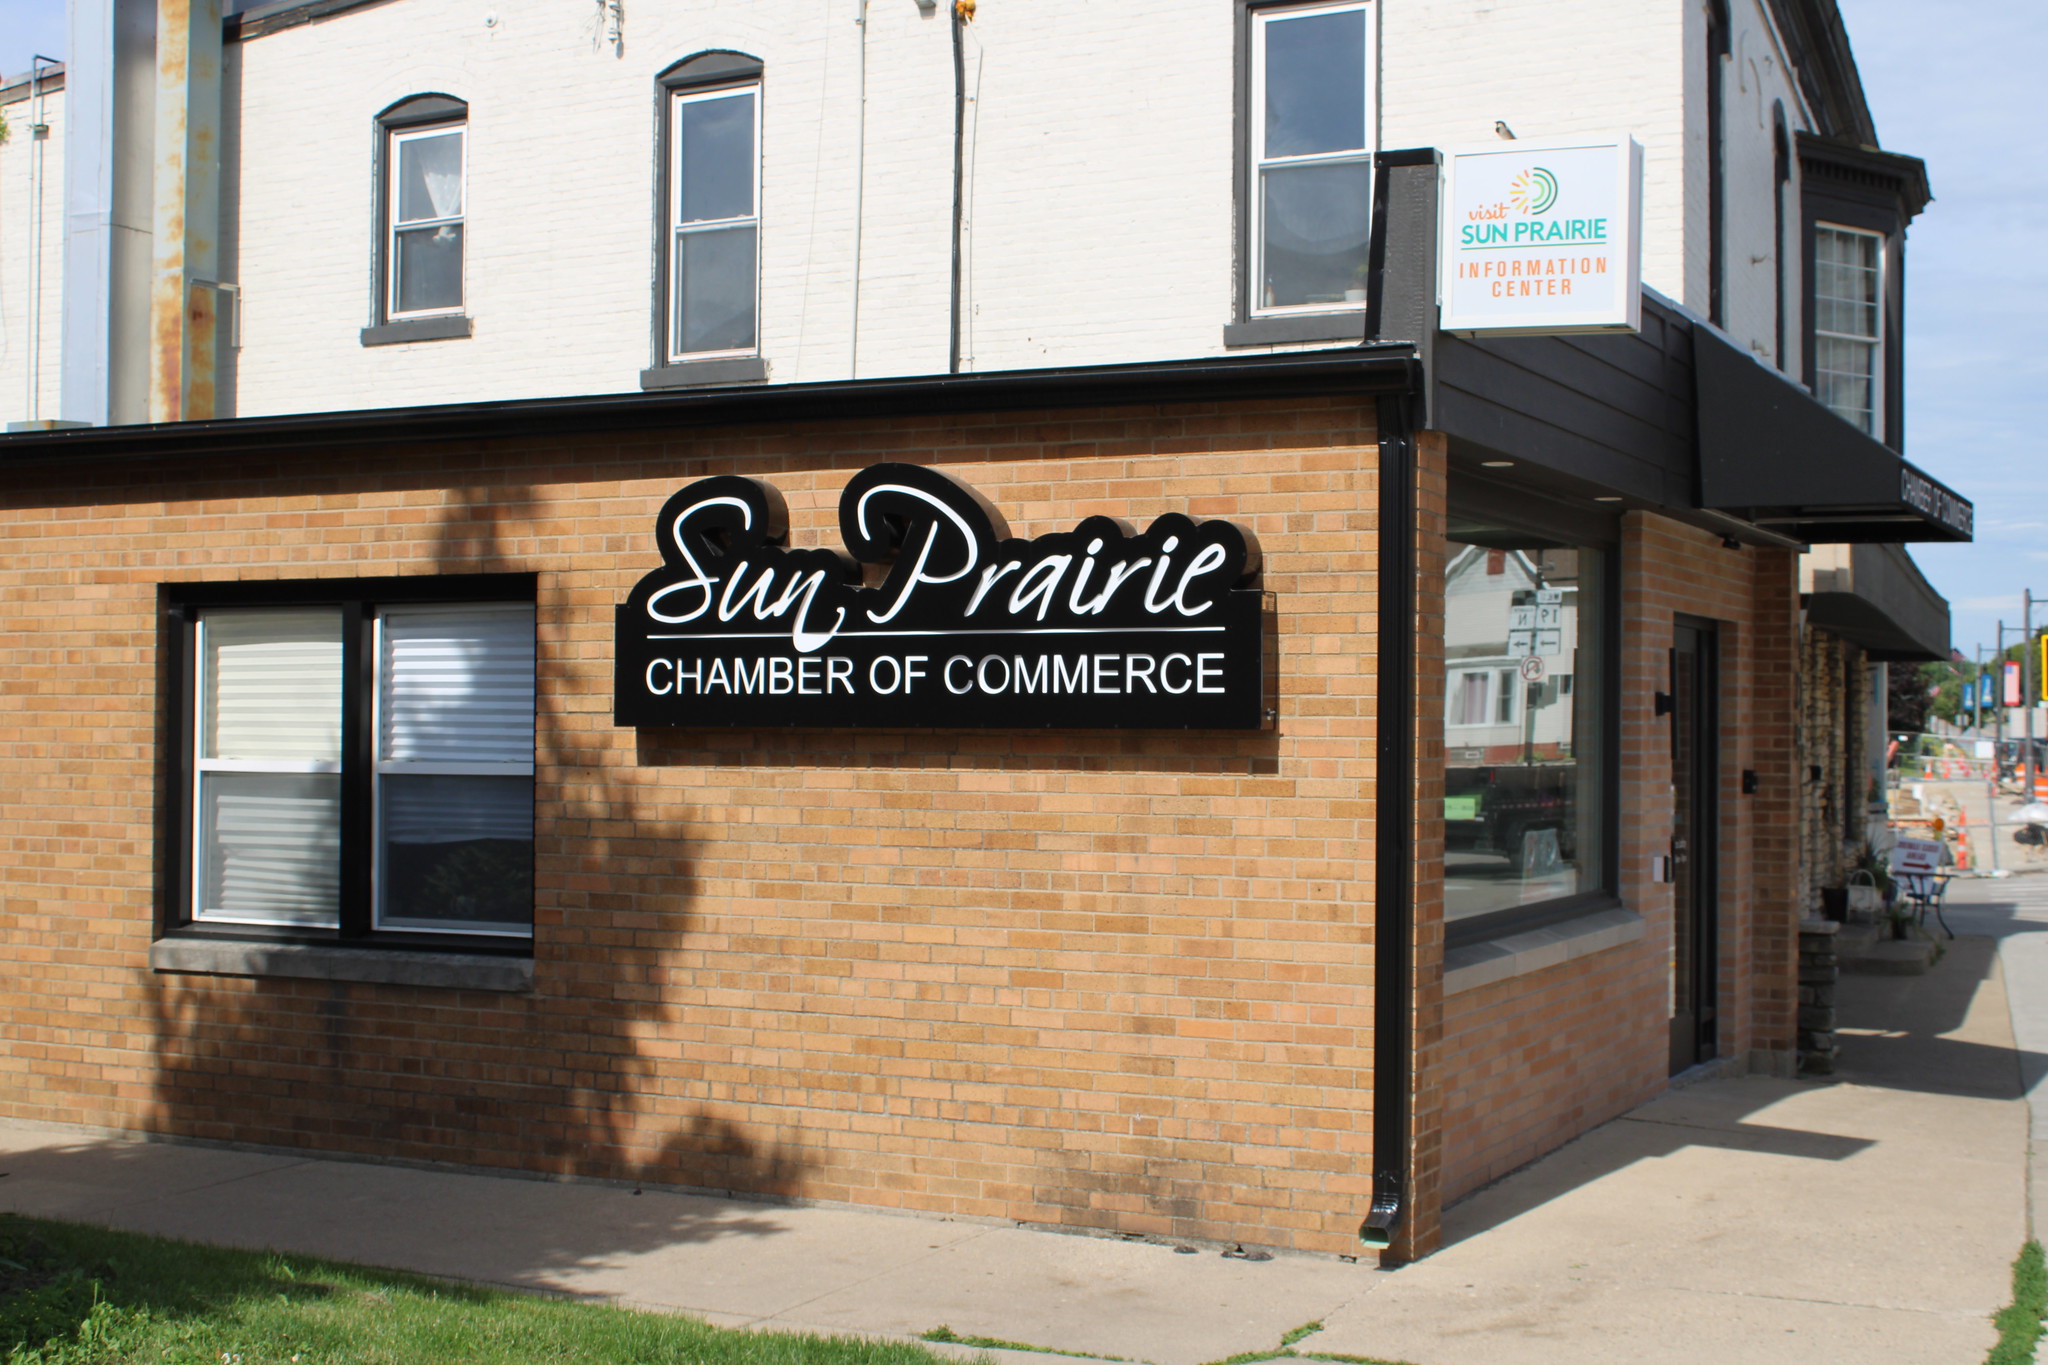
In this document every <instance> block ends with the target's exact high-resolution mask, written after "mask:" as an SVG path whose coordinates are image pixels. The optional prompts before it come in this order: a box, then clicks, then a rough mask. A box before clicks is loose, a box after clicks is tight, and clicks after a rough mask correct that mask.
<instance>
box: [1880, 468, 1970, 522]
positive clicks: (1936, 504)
mask: <svg viewBox="0 0 2048 1365" xmlns="http://www.w3.org/2000/svg"><path fill="white" fill-rule="evenodd" d="M1899 500H1900V501H1901V502H1903V503H1905V504H1906V506H1908V507H1910V508H1912V509H1913V510H1914V511H1916V512H1918V513H1919V514H1920V515H1921V516H1923V517H1926V518H1927V519H1928V520H1930V521H1938V522H1940V523H1941V524H1942V525H1943V526H1946V527H1948V528H1949V529H1950V530H1952V531H1959V532H1961V533H1962V535H1963V537H1964V538H1965V539H1968V538H1969V537H1970V536H1972V535H1973V534H1975V532H1976V521H1977V509H1976V508H1975V507H1973V506H1972V505H1971V504H1970V503H1969V502H1968V501H1967V500H1966V499H1963V498H1959V497H1957V496H1956V495H1955V494H1954V493H1951V492H1949V490H1948V489H1946V488H1943V487H1942V486H1941V485H1940V484H1938V483H1936V482H1935V481H1934V480H1932V479H1930V478H1928V477H1927V476H1926V475H1925V474H1922V473H1921V472H1920V471H1919V470H1917V469H1915V468H1913V466H1911V465H1909V464H1901V466H1900V468H1899Z"/></svg>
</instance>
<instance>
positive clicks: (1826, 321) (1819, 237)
mask: <svg viewBox="0 0 2048 1365" xmlns="http://www.w3.org/2000/svg"><path fill="white" fill-rule="evenodd" d="M1877 247H1878V240H1877V238H1876V237H1874V236H1869V235H1866V234H1864V233H1860V232H1843V231H1840V230H1839V229H1835V228H1819V229H1816V230H1815V233H1814V327H1815V328H1816V329H1817V330H1819V331H1822V332H1838V333H1843V334H1846V335H1849V336H1858V337H1870V338H1872V339H1875V338H1876V336H1877V335H1878V331H1877V306H1878V297H1877V292H1878V291H1877V286H1878V256H1877Z"/></svg>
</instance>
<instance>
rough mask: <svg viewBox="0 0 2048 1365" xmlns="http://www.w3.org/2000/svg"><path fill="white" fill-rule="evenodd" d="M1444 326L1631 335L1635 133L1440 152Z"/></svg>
mask: <svg viewBox="0 0 2048 1365" xmlns="http://www.w3.org/2000/svg"><path fill="white" fill-rule="evenodd" d="M1443 202H1444V210H1445V211H1444V238H1443V243H1442V250H1441V251H1439V252H1438V262H1439V268H1440V270H1441V271H1442V278H1441V279H1440V280H1439V281H1438V297H1439V298H1440V299H1442V300H1443V317H1442V320H1441V324H1440V325H1441V326H1442V327H1443V330H1444V331H1446V332H1466V333H1475V332H1483V333H1487V334H1491V335H1523V336H1534V335H1542V334H1546V333H1560V332H1606V331H1631V332H1632V331H1637V330H1639V329H1640V328H1641V327H1642V322H1643V270H1642V219H1643V149H1642V148H1641V147H1639V146H1638V145H1636V141H1635V139H1634V138H1631V137H1628V136H1625V135H1622V134H1612V135H1607V136H1602V137H1592V138H1545V139H1542V140H1530V141H1509V142H1493V143H1488V144H1487V145H1485V146H1483V147H1469V148H1465V149H1463V150H1458V151H1450V152H1446V153H1445V154H1444V199H1443Z"/></svg>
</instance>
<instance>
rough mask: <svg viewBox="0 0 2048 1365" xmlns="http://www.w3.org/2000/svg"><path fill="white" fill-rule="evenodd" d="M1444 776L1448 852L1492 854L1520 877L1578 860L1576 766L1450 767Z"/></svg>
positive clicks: (1519, 764) (1445, 829)
mask: <svg viewBox="0 0 2048 1365" xmlns="http://www.w3.org/2000/svg"><path fill="white" fill-rule="evenodd" d="M1444 776H1445V787H1444V848H1445V850H1446V852H1451V853H1491V854H1496V855H1498V856H1500V857H1503V858H1507V859H1509V860H1510V861H1511V862H1513V863H1514V865H1515V868H1516V870H1517V871H1519V872H1522V873H1541V872H1545V871H1548V870H1550V865H1551V864H1552V863H1553V862H1554V861H1562V862H1566V863H1570V862H1573V861H1574V860H1576V858H1577V857H1578V831H1577V829H1576V824H1575V817H1574V813H1575V811H1576V809H1577V805H1578V803H1577V801H1576V800H1575V799H1574V785H1575V783H1576V781H1577V778H1578V768H1577V765H1576V764H1572V763H1533V764H1523V763H1517V764H1503V765H1501V766H1498V767H1480V768H1450V769H1448V770H1447V771H1446V772H1445V774H1444ZM1532 835H1533V836H1535V837H1533V838H1532V837H1531V836H1532Z"/></svg>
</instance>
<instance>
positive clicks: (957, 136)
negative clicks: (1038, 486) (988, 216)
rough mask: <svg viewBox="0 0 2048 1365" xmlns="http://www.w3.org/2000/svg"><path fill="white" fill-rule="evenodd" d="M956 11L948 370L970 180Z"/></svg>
mask: <svg viewBox="0 0 2048 1365" xmlns="http://www.w3.org/2000/svg"><path fill="white" fill-rule="evenodd" d="M947 8H948V9H950V10H951V11H952V14H953V20H952V22H953V306H952V309H951V324H950V330H951V336H950V338H949V340H948V343H947V347H946V355H947V360H946V373H947V374H958V373H960V218H961V209H962V207H963V205H964V202H965V197H964V191H965V189H966V184H967V176H966V165H967V52H966V44H965V42H964V41H963V39H962V36H961V29H962V28H964V27H965V25H966V21H965V20H964V19H962V18H961V17H960V7H959V6H958V5H949V6H948V7H947Z"/></svg>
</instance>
